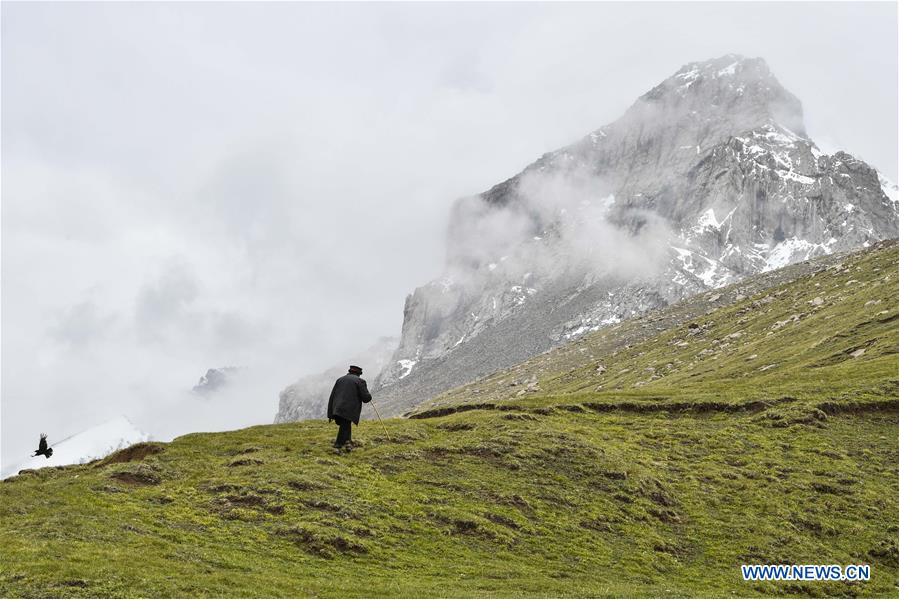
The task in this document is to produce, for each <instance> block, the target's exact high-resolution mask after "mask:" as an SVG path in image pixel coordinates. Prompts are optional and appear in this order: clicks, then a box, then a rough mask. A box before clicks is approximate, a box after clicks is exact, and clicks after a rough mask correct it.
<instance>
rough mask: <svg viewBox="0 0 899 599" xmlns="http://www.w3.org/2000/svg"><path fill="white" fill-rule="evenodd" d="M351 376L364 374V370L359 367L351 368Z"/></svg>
mask: <svg viewBox="0 0 899 599" xmlns="http://www.w3.org/2000/svg"><path fill="white" fill-rule="evenodd" d="M350 374H362V369H361V368H359V367H358V366H350Z"/></svg>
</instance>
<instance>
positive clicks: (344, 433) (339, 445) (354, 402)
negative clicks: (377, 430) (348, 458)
mask: <svg viewBox="0 0 899 599" xmlns="http://www.w3.org/2000/svg"><path fill="white" fill-rule="evenodd" d="M370 401H371V393H369V392H368V384H367V383H366V382H365V379H363V378H362V369H361V368H359V367H358V366H350V370H349V372H348V373H347V374H345V375H343V376H342V377H340V378H339V379H337V382H335V383H334V388H333V389H331V397H330V398H329V399H328V421H329V422H330V421H331V420H333V421H334V422H336V423H337V425H338V426H339V427H340V428H339V429H338V431H337V439H336V440H335V441H334V448H335V449H336V450H337V451H340V450H341V449H344V450H346V451H349V450H350V446H351V445H352V441H353V439H352V436H353V430H352V426H353V425H352V423H353V422H355V423H356V424H359V415H360V414H361V413H362V404H364V403H368V402H370Z"/></svg>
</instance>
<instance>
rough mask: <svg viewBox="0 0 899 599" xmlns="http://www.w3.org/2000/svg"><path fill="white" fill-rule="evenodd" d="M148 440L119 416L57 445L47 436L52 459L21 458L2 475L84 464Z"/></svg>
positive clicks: (145, 435) (129, 422)
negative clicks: (26, 470)
mask: <svg viewBox="0 0 899 599" xmlns="http://www.w3.org/2000/svg"><path fill="white" fill-rule="evenodd" d="M148 439H149V436H148V435H147V434H146V433H144V432H142V431H141V430H139V429H138V428H137V427H136V426H134V425H133V424H132V423H131V421H130V420H128V419H127V418H125V417H124V416H119V417H118V418H115V419H113V420H109V421H107V422H104V423H102V424H98V425H96V426H93V427H91V428H89V429H86V430H83V431H81V432H80V433H76V434H74V435H72V436H70V437H66V438H65V439H63V440H61V441H58V442H56V441H54V439H53V437H52V436H50V437H49V438H48V439H47V442H48V443H49V444H50V446H51V447H52V448H53V455H52V456H50V457H49V458H44V457H42V456H38V457H28V458H24V459H23V460H22V461H20V462H17V463H15V464H13V465H11V466H10V467H9V468H8V469H7V470H6V471H5V472H4V473H3V476H4V477H7V476H11V475H13V474H15V473H17V472H19V471H20V470H24V469H37V468H46V467H48V466H66V465H69V464H85V463H87V462H90V461H92V460H97V459H100V458H103V457H106V456H107V455H109V454H111V453H112V452H114V451H118V450H120V449H122V448H124V447H128V446H129V445H133V444H134V443H140V442H142V441H146V440H148ZM34 447H35V449H36V448H37V434H35V440H34Z"/></svg>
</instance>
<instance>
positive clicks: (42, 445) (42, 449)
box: [31, 433, 53, 460]
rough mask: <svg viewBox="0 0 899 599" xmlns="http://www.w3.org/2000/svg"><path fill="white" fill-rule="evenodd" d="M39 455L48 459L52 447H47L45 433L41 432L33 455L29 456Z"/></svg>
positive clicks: (51, 452) (51, 453)
mask: <svg viewBox="0 0 899 599" xmlns="http://www.w3.org/2000/svg"><path fill="white" fill-rule="evenodd" d="M39 455H42V456H44V457H45V458H47V459H48V460H49V459H50V456H51V455H53V448H52V447H47V433H41V440H40V442H38V444H37V451H35V452H34V455H33V456H31V457H33V458H34V457H37V456H39Z"/></svg>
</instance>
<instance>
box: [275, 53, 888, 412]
mask: <svg viewBox="0 0 899 599" xmlns="http://www.w3.org/2000/svg"><path fill="white" fill-rule="evenodd" d="M896 236H899V199H897V194H896V186H895V185H893V184H892V183H890V182H888V181H887V180H886V179H885V178H884V177H883V176H882V175H880V174H879V173H878V172H877V171H876V170H875V169H874V168H872V167H871V166H869V165H868V164H866V163H864V162H863V161H861V160H858V159H856V158H854V157H852V156H851V155H849V154H847V153H845V152H837V153H835V154H833V155H826V154H824V153H823V152H821V151H820V150H819V149H818V147H817V146H816V145H815V143H814V142H813V141H812V140H811V139H809V138H808V135H807V133H806V131H805V126H804V123H803V115H802V106H801V103H800V101H799V100H798V99H797V98H796V97H795V96H794V95H793V94H791V93H790V92H789V91H787V90H786V89H784V87H783V86H782V85H781V84H780V83H779V82H778V81H777V79H776V78H775V77H774V75H773V74H772V73H771V71H770V69H769V68H768V66H767V64H766V63H765V61H764V60H762V59H760V58H744V57H741V56H737V55H727V56H723V57H721V58H717V59H714V60H709V61H706V62H698V63H691V64H688V65H686V66H684V67H682V68H681V69H679V70H678V71H677V72H676V73H674V74H673V75H672V76H671V77H669V78H668V79H666V80H665V81H663V82H662V83H660V84H659V85H657V86H656V87H654V88H653V89H651V90H650V91H648V92H647V93H645V94H644V95H643V96H641V97H640V98H638V99H637V101H636V102H635V103H634V104H633V105H632V106H631V107H630V108H629V109H628V110H627V111H626V112H625V114H624V115H623V116H622V117H621V118H619V119H618V120H616V121H615V122H613V123H611V124H609V125H606V126H604V127H601V128H599V129H597V130H595V131H593V132H592V133H590V134H588V135H587V136H586V137H584V138H583V139H581V140H580V141H578V142H576V143H574V144H571V145H569V146H566V147H564V148H561V149H559V150H556V151H554V152H550V153H547V154H545V155H544V156H542V157H541V158H540V159H538V160H537V161H536V162H534V163H533V164H531V165H529V166H528V167H526V168H525V169H524V170H523V171H522V172H521V173H519V174H517V175H515V176H514V177H512V178H510V179H508V180H506V181H504V182H502V183H500V184H498V185H496V186H494V187H493V188H491V189H489V190H487V191H486V192H484V193H482V194H479V195H477V196H475V197H470V198H464V199H462V200H459V201H458V202H457V203H456V204H455V205H454V207H453V210H452V215H451V221H450V225H449V230H448V246H447V257H448V258H447V264H446V269H445V273H444V274H443V276H442V277H440V278H439V279H437V280H435V281H432V282H430V283H428V284H426V285H424V286H422V287H419V288H418V289H416V290H415V291H414V293H412V294H411V295H410V296H409V297H408V298H407V299H406V304H405V308H404V322H403V328H402V334H401V338H400V342H399V346H398V348H397V350H396V352H395V353H394V355H393V357H392V359H391V360H390V363H389V364H388V365H387V367H386V368H385V369H384V370H383V371H381V372H380V373H379V376H378V377H377V378H376V380H375V381H374V384H373V385H372V389H373V391H374V392H375V393H376V397H377V401H378V403H379V407H381V408H382V413H387V414H400V413H403V412H405V411H406V410H408V409H410V408H412V407H414V406H415V405H417V404H418V403H420V402H422V401H425V400H427V399H428V398H431V397H434V396H435V395H437V394H439V393H441V392H443V391H445V390H447V389H450V388H453V387H455V386H458V385H461V384H463V383H466V382H469V381H472V380H475V379H476V378H478V377H480V376H483V375H486V374H488V373H490V372H494V371H496V370H500V369H503V368H507V367H509V366H511V365H512V364H515V363H517V362H520V361H522V360H525V359H527V358H530V357H532V356H535V355H538V354H540V353H542V352H544V351H547V350H549V349H550V348H552V347H555V346H557V345H559V344H560V343H562V342H564V341H566V340H569V339H574V338H577V337H579V336H581V335H583V334H585V333H587V332H589V331H593V330H597V329H599V328H601V327H604V326H609V325H612V324H615V323H618V322H621V321H622V320H624V319H627V318H630V317H633V316H635V315H639V314H642V313H645V312H646V311H648V310H652V309H656V308H660V307H663V306H666V305H669V304H671V303H674V302H677V301H680V300H682V299H684V298H687V297H690V296H693V295H695V294H697V293H701V292H704V291H707V290H709V289H715V288H718V287H721V286H724V285H727V284H728V283H731V282H733V281H737V280H739V279H741V278H743V277H746V276H748V275H752V274H755V273H760V272H766V271H770V270H773V269H776V268H779V267H781V266H784V265H787V264H791V263H794V262H797V261H802V260H807V259H809V258H812V257H814V256H818V255H825V254H830V253H833V252H839V251H844V250H847V249H851V248H857V247H865V246H867V245H870V244H871V243H874V242H876V241H878V240H881V239H889V238H893V237H896ZM370 372H371V370H370ZM288 412H289V409H288V410H285V405H284V402H283V401H282V406H281V411H279V415H278V421H283V420H285V419H287V418H288V416H287V414H288Z"/></svg>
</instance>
